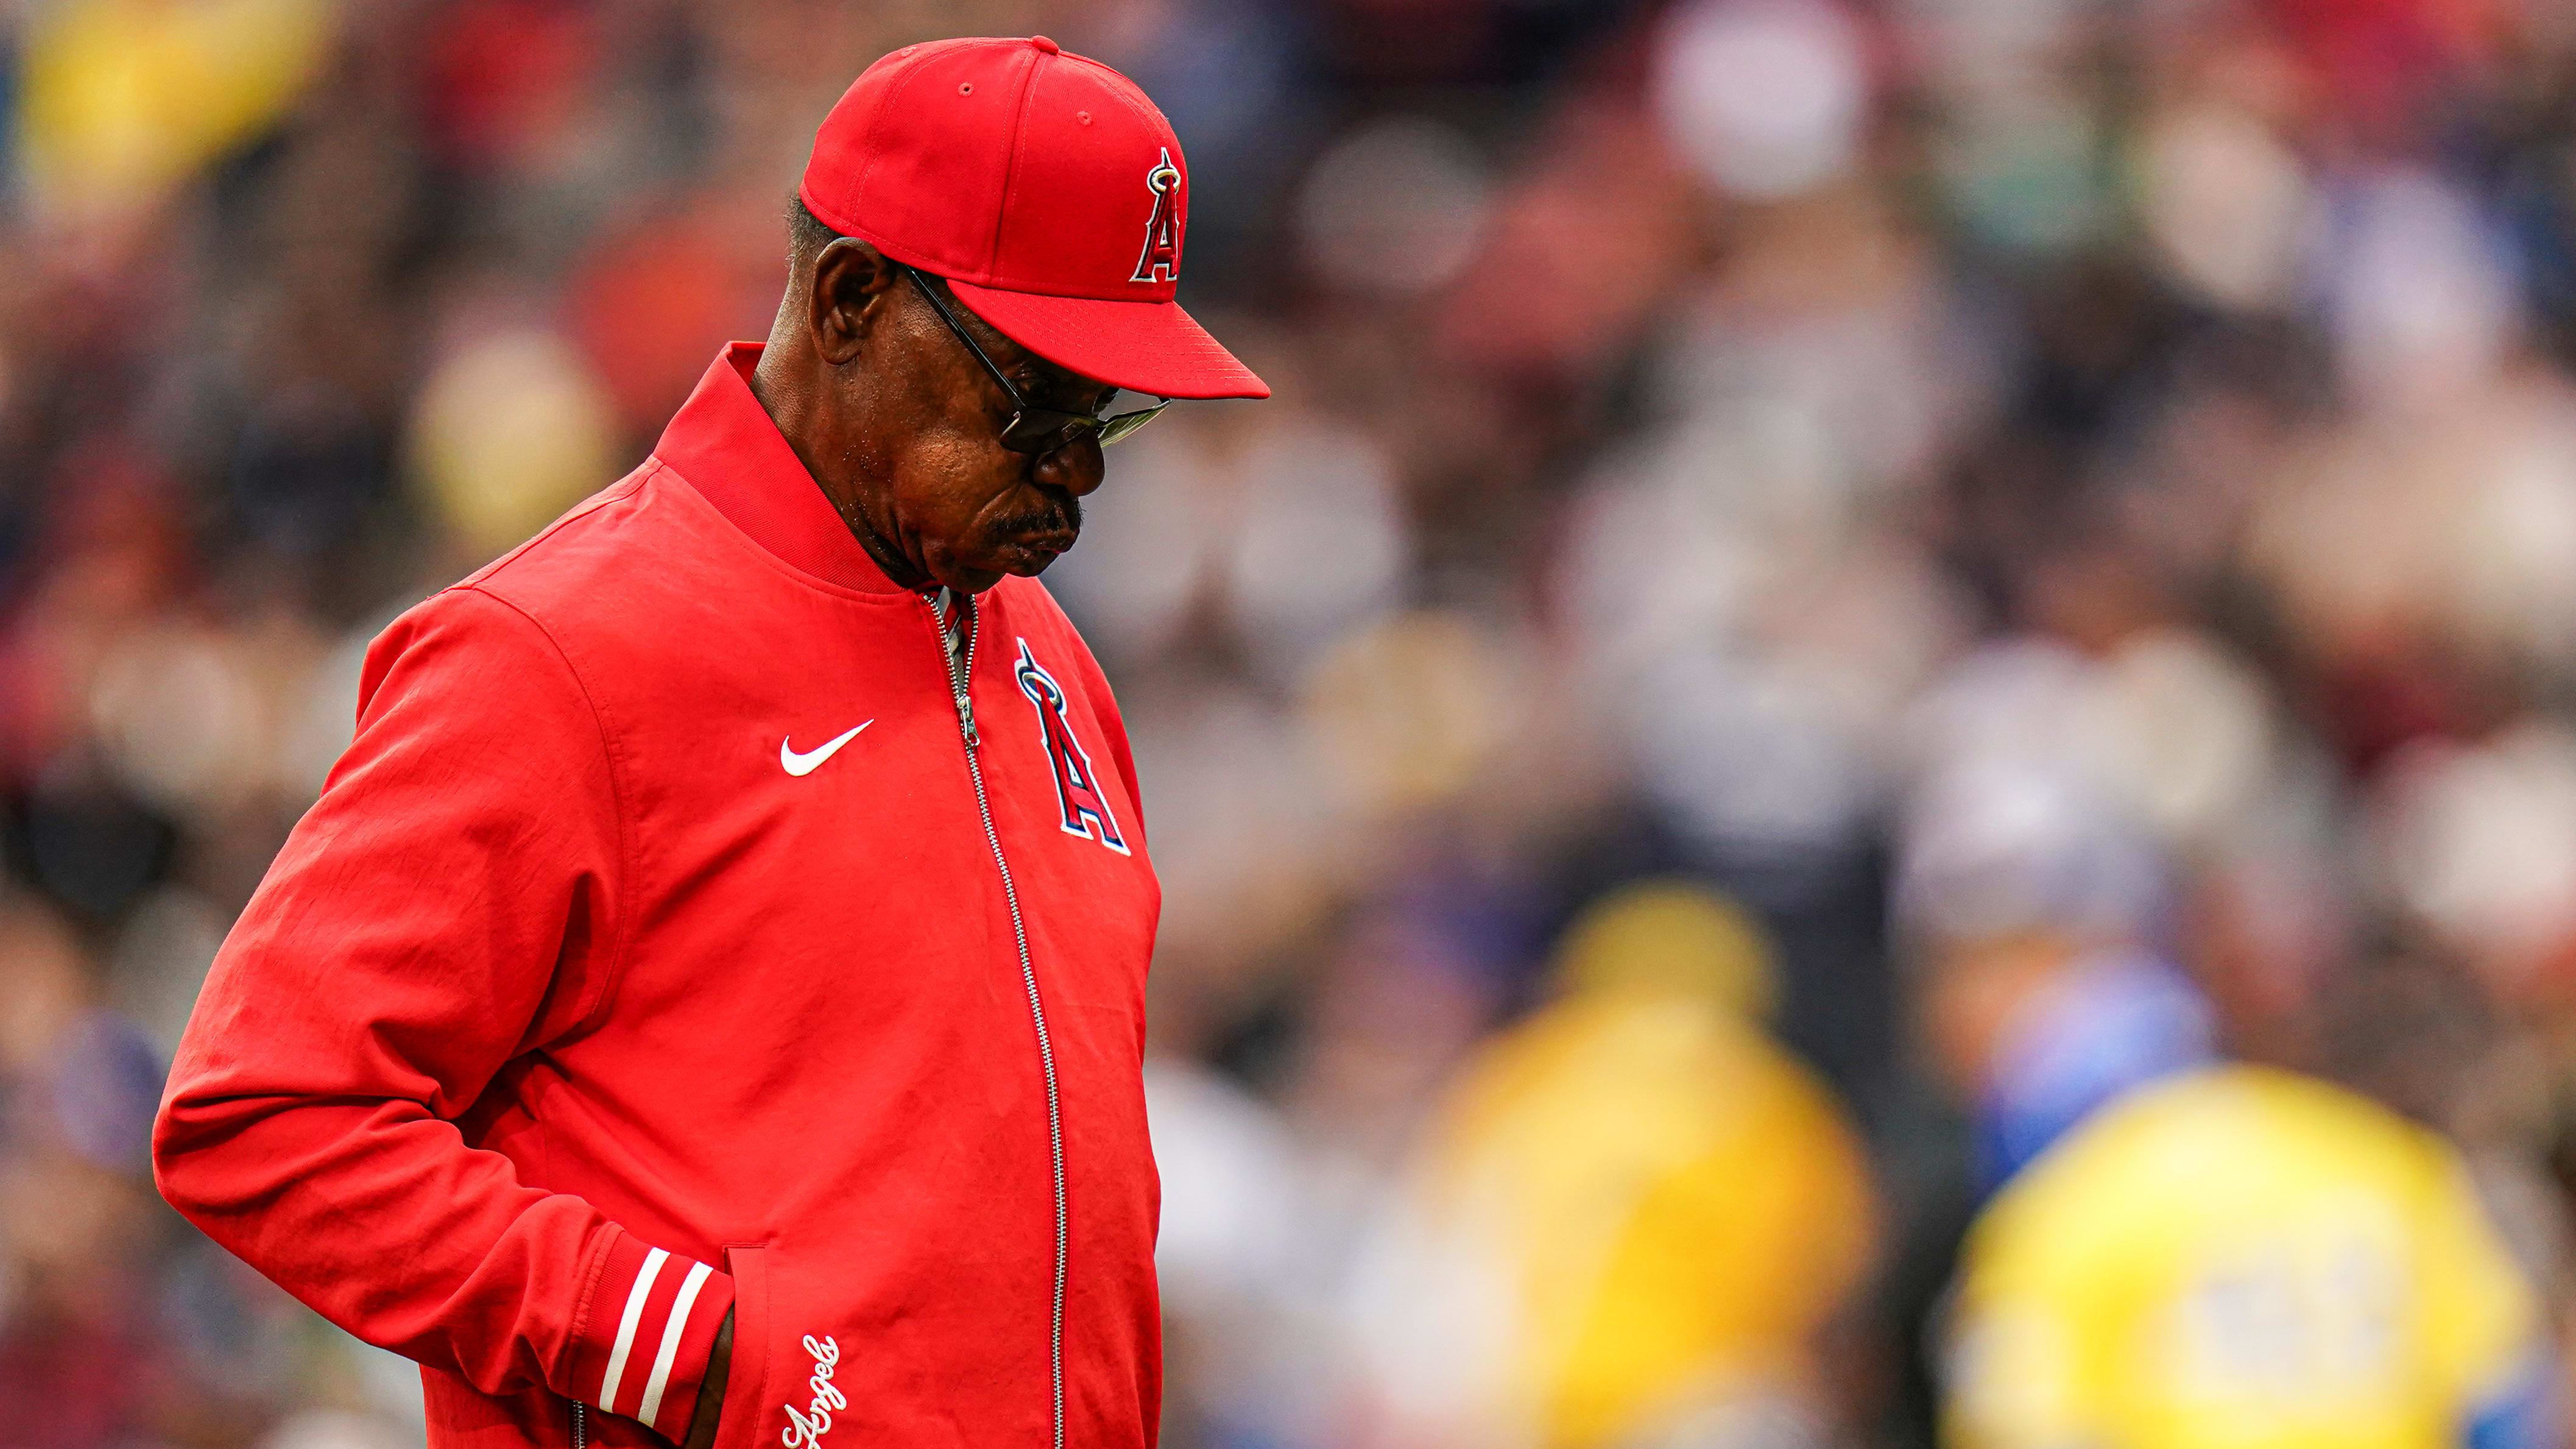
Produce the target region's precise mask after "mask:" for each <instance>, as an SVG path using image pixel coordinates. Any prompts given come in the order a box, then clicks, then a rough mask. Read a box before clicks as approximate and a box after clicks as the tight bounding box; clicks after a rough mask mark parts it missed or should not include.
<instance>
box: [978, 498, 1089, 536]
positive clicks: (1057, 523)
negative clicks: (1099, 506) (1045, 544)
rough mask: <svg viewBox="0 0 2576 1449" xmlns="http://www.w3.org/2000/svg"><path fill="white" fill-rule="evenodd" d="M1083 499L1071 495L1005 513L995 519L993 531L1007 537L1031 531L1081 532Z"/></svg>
mask: <svg viewBox="0 0 2576 1449" xmlns="http://www.w3.org/2000/svg"><path fill="white" fill-rule="evenodd" d="M1081 531H1082V500H1081V499H1079V498H1075V497H1072V496H1070V495H1067V496H1064V497H1059V498H1055V499H1052V500H1050V501H1049V502H1047V503H1045V504H1042V505H1040V506H1039V507H1036V508H1029V509H1023V510H1021V511H1020V512H1018V513H1010V514H1005V515H1003V516H1002V517H1000V518H997V519H994V520H993V532H995V533H997V534H1001V535H1004V536H1006V537H1014V536H1017V535H1021V534H1030V533H1080V532H1081Z"/></svg>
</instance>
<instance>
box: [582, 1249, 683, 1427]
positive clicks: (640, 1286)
mask: <svg viewBox="0 0 2576 1449" xmlns="http://www.w3.org/2000/svg"><path fill="white" fill-rule="evenodd" d="M670 1256H671V1255H670V1254H668V1253H665V1252H663V1251H662V1250H661V1249H659V1248H655V1249H654V1250H653V1251H651V1252H649V1253H646V1254H645V1255H644V1267H643V1270H642V1271H641V1272H639V1273H637V1274H636V1275H635V1286H634V1287H633V1288H631V1289H628V1290H627V1293H626V1315H625V1316H624V1317H623V1318H620V1319H618V1320H617V1346H616V1347H614V1348H612V1349H610V1350H609V1351H608V1372H607V1373H606V1374H604V1375H602V1376H601V1378H600V1381H599V1407H601V1408H602V1409H605V1410H607V1411H608V1412H609V1413H612V1414H614V1413H616V1412H617V1381H618V1380H620V1379H622V1378H624V1377H626V1351H627V1350H628V1349H630V1348H633V1347H634V1346H635V1325H637V1324H638V1323H641V1322H643V1320H644V1300H645V1298H646V1297H647V1296H648V1295H650V1294H651V1293H652V1291H653V1277H654V1275H655V1274H657V1273H659V1272H661V1271H662V1261H663V1260H664V1259H666V1258H668V1257H670ZM698 1266H699V1268H700V1269H701V1270H703V1269H704V1268H705V1266H706V1265H705V1264H703V1263H701V1264H699V1265H698ZM656 1387H658V1385H656Z"/></svg>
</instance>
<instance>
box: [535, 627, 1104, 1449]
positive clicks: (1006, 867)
mask: <svg viewBox="0 0 2576 1449" xmlns="http://www.w3.org/2000/svg"><path fill="white" fill-rule="evenodd" d="M924 603H925V605H926V606H927V607H928V608H929V610H930V628H931V633H932V636H933V637H934V638H935V639H936V641H937V642H938V645H939V657H940V658H941V659H942V660H943V661H944V662H945V663H946V664H947V666H948V686H949V691H950V693H951V694H952V695H953V696H954V698H955V700H956V703H957V733H958V737H959V738H960V739H962V740H964V741H965V743H966V774H967V778H969V779H971V780H972V781H974V784H975V809H976V811H977V813H979V814H980V815H982V816H983V819H984V842H985V843H986V844H987V845H990V846H991V847H992V848H993V868H994V869H995V870H997V871H999V872H1001V876H1002V904H1003V905H1005V906H1007V907H1009V909H1010V912H1011V938H1012V940H1013V942H1014V943H1016V944H1017V945H1018V947H1019V951H1020V984H1021V985H1022V986H1024V987H1026V988H1027V990H1028V994H1029V1020H1030V1021H1031V1022H1032V1023H1034V1024H1035V1025H1036V1027H1037V1033H1038V1070H1039V1072H1040V1073H1041V1074H1043V1075H1044V1076H1045V1078H1046V1108H1047V1154H1048V1158H1049V1166H1051V1167H1052V1168H1053V1169H1054V1171H1055V1292H1054V1299H1053V1302H1052V1303H1051V1304H1050V1305H1049V1308H1048V1311H1047V1379H1048V1390H1049V1398H1050V1402H1049V1413H1050V1417H1051V1420H1052V1423H1053V1425H1054V1444H1053V1449H1064V1284H1065V1263H1066V1257H1067V1245H1068V1234H1067V1232H1066V1222H1067V1215H1066V1211H1065V1191H1064V1113H1063V1108H1062V1105H1061V1102H1060V1100H1059V1098H1058V1097H1057V1095H1056V1079H1055V1044H1054V1043H1053V1042H1052V1041H1051V1040H1049V1038H1048V1036H1047V1023H1046V1003H1045V1002H1044V1001H1043V1000H1042V999H1040V997H1039V995H1038V972H1037V966H1036V964H1035V963H1034V962H1032V961H1031V960H1030V958H1029V932H1028V926H1027V923H1026V922H1025V921H1023V920H1022V919H1021V917H1020V893H1019V890H1018V888H1017V887H1016V886H1014V885H1013V884H1012V883H1011V862H1010V861H1009V860H1008V859H1007V858H1005V857H1004V856H1003V854H1002V833H1001V832H1000V831H999V830H996V829H995V828H994V827H993V801H992V797H991V796H989V795H987V794H986V793H985V791H984V767H983V764H982V762H981V761H980V760H979V759H978V758H977V756H976V753H975V752H976V749H977V747H978V746H979V745H981V744H982V742H983V741H982V737H981V736H980V735H979V734H978V733H977V732H976V729H975V701H974V699H973V696H972V692H971V688H970V687H971V685H972V683H973V681H974V678H975V639H976V636H977V634H978V633H979V632H980V631H981V628H982V625H983V611H982V610H981V609H979V608H977V607H975V606H974V605H973V604H972V603H971V602H970V601H969V600H967V599H966V598H965V597H963V596H958V597H957V599H956V607H958V608H961V609H964V610H965V611H966V645H965V648H964V649H963V650H961V651H955V652H952V651H951V650H950V649H949V647H948V634H947V631H946V630H945V629H944V628H943V627H942V626H941V624H940V622H939V606H938V604H937V603H936V602H934V601H931V600H924ZM960 654H962V655H963V656H964V657H963V658H962V660H961V658H960V657H959V655H960ZM575 1449H580V1446H578V1445H576V1446H575Z"/></svg>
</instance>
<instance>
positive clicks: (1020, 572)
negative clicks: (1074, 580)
mask: <svg viewBox="0 0 2576 1449" xmlns="http://www.w3.org/2000/svg"><path fill="white" fill-rule="evenodd" d="M1072 547H1073V540H1072V539H1069V538H1068V539H1062V540H1058V539H1053V538H1048V539H1025V540H1017V541H1014V542H1011V543H1006V544H1003V545H1002V546H1001V547H1000V548H998V549H995V550H994V551H993V564H994V566H995V567H996V568H999V569H1000V570H1001V571H1002V572H1004V573H1006V574H1011V575H1014V576H1016V577H1019V578H1024V579H1033V578H1036V577H1037V576H1038V575H1040V574H1042V573H1045V572H1046V569H1047V565H1048V564H1051V563H1054V562H1055V561H1056V560H1057V559H1059V558H1062V557H1063V556H1064V554H1065V551H1066V550H1068V549H1070V548H1072Z"/></svg>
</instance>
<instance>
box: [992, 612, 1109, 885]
mask: <svg viewBox="0 0 2576 1449" xmlns="http://www.w3.org/2000/svg"><path fill="white" fill-rule="evenodd" d="M1019 645H1020V661H1019V664H1018V665H1017V667H1015V668H1014V669H1013V670H1012V674H1013V677H1015V678H1017V679H1018V680H1019V684H1020V693H1022V694H1025V695H1027V696H1028V697H1029V703H1031V704H1033V705H1035V706H1036V707H1037V712H1038V733H1039V736H1040V738H1041V739H1042V740H1043V741H1044V743H1045V745H1046V752H1047V760H1048V762H1049V763H1050V764H1051V765H1052V766H1053V767H1054V770H1055V798H1056V804H1057V806H1058V808H1059V809H1060V810H1061V812H1062V817H1061V820H1060V822H1059V823H1060V824H1061V825H1062V826H1063V827H1064V833H1065V834H1067V835H1079V836H1083V837H1085V838H1087V839H1090V840H1096V841H1098V842H1100V843H1101V844H1102V845H1105V846H1108V847H1109V848H1110V849H1111V850H1114V851H1116V852H1118V853H1119V854H1120V855H1125V854H1127V853H1128V850H1127V841H1126V838H1125V837H1123V836H1121V835H1120V834H1119V833H1118V817H1117V816H1116V815H1114V814H1112V813H1111V812H1110V809H1109V797H1108V796H1107V795H1106V794H1105V793H1103V792H1102V790H1101V788H1100V777H1099V775H1098V774H1096V773H1094V771H1093V770H1092V768H1091V756H1090V754H1089V753H1087V752H1086V751H1085V750H1084V749H1083V748H1082V741H1080V740H1078V739H1076V738H1075V737H1074V733H1073V724H1072V722H1071V721H1070V720H1068V719H1066V718H1065V709H1064V706H1065V694H1064V686H1062V685H1060V684H1058V683H1056V682H1055V676H1054V675H1052V674H1049V673H1047V672H1046V668H1045V666H1043V665H1041V664H1039V663H1038V661H1037V656H1036V655H1035V654H1033V653H1031V652H1030V651H1029V641H1028V640H1026V639H1022V640H1020V641H1019Z"/></svg>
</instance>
